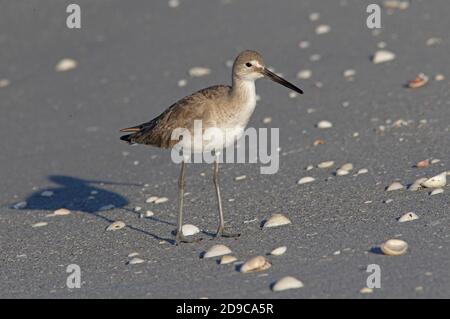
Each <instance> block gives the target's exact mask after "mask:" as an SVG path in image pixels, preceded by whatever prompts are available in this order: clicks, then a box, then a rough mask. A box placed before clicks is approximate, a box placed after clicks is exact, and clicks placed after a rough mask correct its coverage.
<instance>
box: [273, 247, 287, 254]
mask: <svg viewBox="0 0 450 319" xmlns="http://www.w3.org/2000/svg"><path fill="white" fill-rule="evenodd" d="M286 250H287V247H286V246H281V247H278V248H275V249H274V250H272V251H271V252H270V254H271V255H274V256H281V255H283V254H284V253H285V252H286Z"/></svg>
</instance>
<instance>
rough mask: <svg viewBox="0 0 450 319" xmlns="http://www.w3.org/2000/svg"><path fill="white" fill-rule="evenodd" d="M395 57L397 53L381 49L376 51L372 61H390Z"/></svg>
mask: <svg viewBox="0 0 450 319" xmlns="http://www.w3.org/2000/svg"><path fill="white" fill-rule="evenodd" d="M394 59H395V53H392V52H390V51H387V50H379V51H377V52H375V54H374V55H373V57H372V62H373V63H374V64H379V63H384V62H388V61H392V60H394Z"/></svg>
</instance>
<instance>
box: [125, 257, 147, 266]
mask: <svg viewBox="0 0 450 319" xmlns="http://www.w3.org/2000/svg"><path fill="white" fill-rule="evenodd" d="M143 262H144V259H141V258H137V257H134V258H133V259H131V260H130V261H129V262H128V265H137V264H142V263H143Z"/></svg>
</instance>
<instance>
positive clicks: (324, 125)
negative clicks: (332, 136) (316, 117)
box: [316, 121, 333, 129]
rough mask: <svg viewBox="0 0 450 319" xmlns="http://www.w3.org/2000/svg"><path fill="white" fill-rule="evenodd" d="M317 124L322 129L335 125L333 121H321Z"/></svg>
mask: <svg viewBox="0 0 450 319" xmlns="http://www.w3.org/2000/svg"><path fill="white" fill-rule="evenodd" d="M316 126H317V127H318V128H322V129H325V128H331V127H333V123H331V122H330V121H320V122H319V123H317V125H316Z"/></svg>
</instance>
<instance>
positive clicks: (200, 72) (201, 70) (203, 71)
mask: <svg viewBox="0 0 450 319" xmlns="http://www.w3.org/2000/svg"><path fill="white" fill-rule="evenodd" d="M209 74H211V70H210V69H208V68H205V67H200V66H198V67H193V68H191V69H190V70H189V75H190V76H192V77H200V76H205V75H209Z"/></svg>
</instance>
